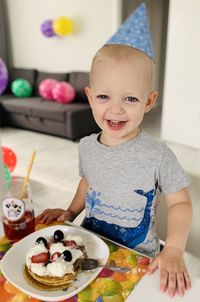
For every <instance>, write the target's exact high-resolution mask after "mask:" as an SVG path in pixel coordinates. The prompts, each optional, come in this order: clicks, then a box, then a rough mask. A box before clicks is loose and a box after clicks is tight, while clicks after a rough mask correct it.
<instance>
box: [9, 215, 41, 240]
mask: <svg viewBox="0 0 200 302" xmlns="http://www.w3.org/2000/svg"><path fill="white" fill-rule="evenodd" d="M3 227H4V232H5V235H6V237H7V238H8V240H9V241H10V242H11V243H14V242H17V241H19V240H20V239H22V238H24V237H25V236H27V235H29V234H31V233H32V232H34V231H35V216H34V212H33V211H25V213H24V215H23V217H22V218H21V219H20V220H18V221H9V220H8V219H7V218H5V217H4V219H3Z"/></svg>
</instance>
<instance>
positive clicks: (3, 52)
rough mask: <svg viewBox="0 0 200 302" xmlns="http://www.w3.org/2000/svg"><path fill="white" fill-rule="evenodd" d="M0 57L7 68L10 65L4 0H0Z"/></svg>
mask: <svg viewBox="0 0 200 302" xmlns="http://www.w3.org/2000/svg"><path fill="white" fill-rule="evenodd" d="M0 57H1V58H2V59H3V60H4V62H5V64H6V66H7V67H8V68H9V67H11V65H12V52H11V47H10V34H9V21H8V11H7V3H6V0H0Z"/></svg>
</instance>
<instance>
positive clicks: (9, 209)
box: [2, 197, 25, 221]
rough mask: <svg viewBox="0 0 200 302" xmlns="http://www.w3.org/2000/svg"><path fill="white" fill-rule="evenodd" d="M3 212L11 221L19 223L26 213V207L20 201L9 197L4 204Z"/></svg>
mask: <svg viewBox="0 0 200 302" xmlns="http://www.w3.org/2000/svg"><path fill="white" fill-rule="evenodd" d="M2 211H3V214H4V216H5V217H6V218H7V219H8V220H9V221H18V220H19V219H21V218H22V216H23V215H24V213H25V205H24V202H23V201H22V200H20V199H17V198H14V197H8V198H6V199H4V201H3V202H2Z"/></svg>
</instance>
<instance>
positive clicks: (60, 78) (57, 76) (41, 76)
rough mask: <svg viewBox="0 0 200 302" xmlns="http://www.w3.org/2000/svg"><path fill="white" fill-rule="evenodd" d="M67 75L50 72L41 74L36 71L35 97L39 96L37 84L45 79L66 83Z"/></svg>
mask: <svg viewBox="0 0 200 302" xmlns="http://www.w3.org/2000/svg"><path fill="white" fill-rule="evenodd" d="M68 78H69V74H68V73H51V72H43V71H38V74H37V79H36V83H35V85H36V95H37V96H39V95H40V94H39V84H40V83H41V82H42V81H43V80H46V79H54V80H57V81H68Z"/></svg>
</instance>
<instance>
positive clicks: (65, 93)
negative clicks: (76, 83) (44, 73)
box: [52, 82, 75, 104]
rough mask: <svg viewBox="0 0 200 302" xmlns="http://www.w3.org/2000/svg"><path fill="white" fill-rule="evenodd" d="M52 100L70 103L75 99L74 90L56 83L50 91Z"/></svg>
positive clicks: (63, 84) (64, 84)
mask: <svg viewBox="0 0 200 302" xmlns="http://www.w3.org/2000/svg"><path fill="white" fill-rule="evenodd" d="M52 94H53V98H54V100H55V101H57V102H59V103H63V104H66V103H70V102H72V101H73V99H74V97H75V89H74V87H73V86H72V85H70V84H69V83H66V82H58V83H57V84H56V85H55V86H54V88H53V90H52Z"/></svg>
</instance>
